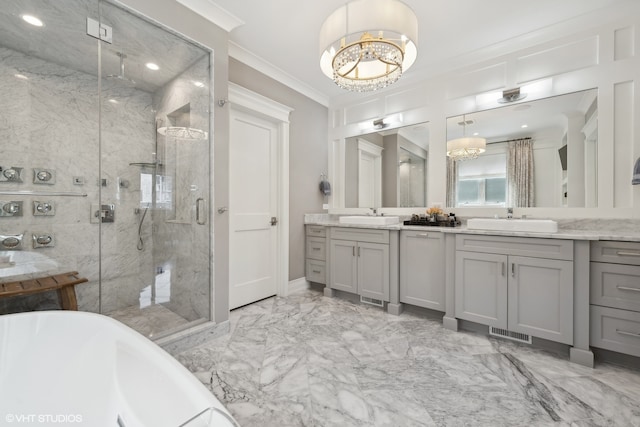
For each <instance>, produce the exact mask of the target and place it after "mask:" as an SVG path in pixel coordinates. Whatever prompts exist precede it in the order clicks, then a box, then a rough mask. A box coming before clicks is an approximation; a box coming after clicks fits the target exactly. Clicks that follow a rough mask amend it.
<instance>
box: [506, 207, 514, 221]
mask: <svg viewBox="0 0 640 427" xmlns="http://www.w3.org/2000/svg"><path fill="white" fill-rule="evenodd" d="M507 219H513V208H507Z"/></svg>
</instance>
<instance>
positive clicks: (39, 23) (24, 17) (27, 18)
mask: <svg viewBox="0 0 640 427" xmlns="http://www.w3.org/2000/svg"><path fill="white" fill-rule="evenodd" d="M21 18H22V20H23V21H24V22H26V23H27V24H31V25H33V26H34V27H42V26H43V25H44V23H43V22H42V21H41V20H40V19H38V18H36V17H35V16H33V15H22V16H21Z"/></svg>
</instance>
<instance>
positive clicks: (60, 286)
mask: <svg viewBox="0 0 640 427" xmlns="http://www.w3.org/2000/svg"><path fill="white" fill-rule="evenodd" d="M84 282H88V280H87V279H85V278H84V277H79V276H78V272H77V271H70V272H68V273H61V274H56V275H53V276H45V277H38V278H35V279H28V280H20V281H17V282H9V283H0V298H5V297H14V296H18V295H32V294H37V293H40V292H47V291H58V300H59V301H60V306H61V307H62V309H63V310H76V311H77V310H78V301H77V300H76V290H75V285H77V284H80V283H84Z"/></svg>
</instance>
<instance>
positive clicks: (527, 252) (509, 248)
mask: <svg viewBox="0 0 640 427" xmlns="http://www.w3.org/2000/svg"><path fill="white" fill-rule="evenodd" d="M456 250H460V251H468V252H482V253H491V254H508V255H517V256H527V257H534V258H549V259H560V260H567V261H572V260H573V241H572V240H562V239H540V238H537V237H506V236H486V235H479V234H457V235H456Z"/></svg>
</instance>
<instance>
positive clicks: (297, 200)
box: [229, 58, 329, 281]
mask: <svg viewBox="0 0 640 427" xmlns="http://www.w3.org/2000/svg"><path fill="white" fill-rule="evenodd" d="M229 81H231V82H233V83H236V84H238V85H240V86H242V87H245V88H247V89H249V90H252V91H254V92H256V93H259V94H260V95H263V96H266V97H267V98H270V99H272V100H274V101H276V102H279V103H281V104H284V105H287V106H289V107H291V108H293V111H292V112H291V116H290V118H289V120H290V125H289V280H290V281H291V280H295V279H298V278H300V277H304V214H305V213H313V212H321V211H322V203H323V200H324V198H323V196H322V193H320V190H319V188H318V184H319V182H320V174H322V173H327V170H326V168H327V164H328V142H327V141H328V137H329V136H328V130H327V123H328V114H329V113H328V109H327V107H325V106H323V105H321V104H318V103H317V102H315V101H313V100H311V99H309V98H307V97H306V96H304V95H301V94H300V93H298V92H296V91H294V90H293V89H290V88H288V87H287V86H285V85H283V84H281V83H279V82H278V81H276V80H273V79H272V78H270V77H267V76H265V75H264V74H262V73H260V72H258V71H257V70H255V69H253V68H251V67H248V66H246V65H245V64H243V63H241V62H239V61H237V60H235V59H233V58H230V59H229Z"/></svg>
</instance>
